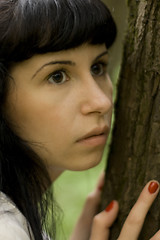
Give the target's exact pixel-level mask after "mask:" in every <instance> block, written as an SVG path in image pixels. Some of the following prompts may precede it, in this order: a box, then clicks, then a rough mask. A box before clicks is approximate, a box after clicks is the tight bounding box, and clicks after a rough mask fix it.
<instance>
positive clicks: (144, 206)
mask: <svg viewBox="0 0 160 240" xmlns="http://www.w3.org/2000/svg"><path fill="white" fill-rule="evenodd" d="M103 183H104V174H103V175H102V176H101V177H100V179H99V182H98V185H97V187H96V189H95V191H94V192H93V193H91V194H90V195H89V196H88V198H87V200H86V203H85V206H84V209H83V211H82V214H81V216H80V218H79V220H78V223H77V225H76V227H75V230H74V232H73V234H72V236H71V238H70V240H108V239H109V228H110V227H111V225H112V224H113V222H114V220H115V219H116V217H117V214H118V208H119V207H118V203H117V201H112V202H111V203H110V204H109V206H108V207H107V208H106V209H105V210H104V211H102V212H100V213H99V214H97V215H95V214H96V211H97V207H98V204H99V202H100V198H101V188H102V186H103ZM158 192H159V183H158V182H156V181H154V180H153V181H150V182H149V183H147V185H146V186H145V187H144V189H143V191H142V192H141V194H140V196H139V198H138V200H137V202H136V203H135V205H134V207H133V208H132V210H131V211H130V213H129V215H128V217H127V219H126V221H125V223H124V225H123V228H122V230H121V233H120V235H119V237H118V240H128V239H129V240H137V239H138V236H139V234H140V231H141V229H142V226H143V223H144V220H145V217H146V215H147V212H148V210H149V208H150V207H151V205H152V203H153V201H154V200H155V198H156V196H157V194H158ZM158 239H160V231H158V232H157V233H156V234H155V235H154V236H153V237H152V238H151V240H158Z"/></svg>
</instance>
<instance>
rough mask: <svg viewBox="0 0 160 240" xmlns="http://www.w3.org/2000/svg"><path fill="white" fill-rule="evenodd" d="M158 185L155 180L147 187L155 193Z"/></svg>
mask: <svg viewBox="0 0 160 240" xmlns="http://www.w3.org/2000/svg"><path fill="white" fill-rule="evenodd" d="M158 187H159V185H158V183H157V182H151V183H150V184H149V187H148V191H149V192H150V193H151V194H152V193H155V192H156V191H157V189H158Z"/></svg>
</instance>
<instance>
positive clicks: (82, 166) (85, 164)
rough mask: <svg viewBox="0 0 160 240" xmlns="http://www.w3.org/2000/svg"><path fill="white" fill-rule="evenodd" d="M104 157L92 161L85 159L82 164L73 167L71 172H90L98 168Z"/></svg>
mask: <svg viewBox="0 0 160 240" xmlns="http://www.w3.org/2000/svg"><path fill="white" fill-rule="evenodd" d="M102 155H103V154H101V156H98V157H96V158H91V159H90V161H89V159H85V160H86V161H84V160H83V161H81V162H80V164H78V165H76V166H72V168H71V169H68V170H71V171H84V170H88V169H90V168H93V167H96V166H97V165H98V164H99V163H100V162H101V160H102Z"/></svg>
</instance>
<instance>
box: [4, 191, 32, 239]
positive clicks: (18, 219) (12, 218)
mask: <svg viewBox="0 0 160 240" xmlns="http://www.w3.org/2000/svg"><path fill="white" fill-rule="evenodd" d="M2 237H3V238H2ZM0 239H5V240H13V239H15V240H22V239H23V240H31V238H30V234H29V231H28V223H27V221H26V219H25V217H24V216H23V215H22V213H21V212H20V211H19V210H18V209H17V207H16V206H15V204H14V203H13V202H12V201H11V200H10V199H9V198H8V197H7V196H6V195H5V194H4V193H2V192H0Z"/></svg>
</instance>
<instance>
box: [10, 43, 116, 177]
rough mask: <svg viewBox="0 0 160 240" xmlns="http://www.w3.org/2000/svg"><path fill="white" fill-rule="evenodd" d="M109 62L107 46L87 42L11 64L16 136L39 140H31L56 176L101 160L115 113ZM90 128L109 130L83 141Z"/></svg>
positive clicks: (13, 120)
mask: <svg viewBox="0 0 160 240" xmlns="http://www.w3.org/2000/svg"><path fill="white" fill-rule="evenodd" d="M64 61H65V63H64ZM53 62H54V63H53ZM57 62H58V63H57ZM59 62H61V63H59ZM101 62H102V63H101ZM107 64H108V54H107V49H106V47H105V45H97V46H92V45H87V44H86V45H82V46H80V47H78V48H75V49H70V50H67V51H61V52H57V53H55V52H54V53H47V54H44V55H36V56H33V57H32V58H30V59H29V60H27V61H24V62H21V63H18V64H15V65H14V66H13V67H12V69H11V75H12V77H13V78H14V82H13V81H11V82H10V92H9V94H8V98H7V101H6V105H5V109H7V112H6V114H7V116H8V119H9V120H10V122H11V123H12V125H13V128H14V130H15V131H16V132H17V133H18V135H20V136H21V137H22V138H23V139H25V140H27V141H29V142H33V143H36V144H30V145H31V147H32V148H33V150H34V151H36V153H37V154H38V155H39V156H41V158H42V159H43V160H44V163H45V164H46V166H47V168H48V170H49V172H50V175H51V177H52V179H54V178H55V173H57V172H61V171H63V170H65V169H69V170H78V171H79V170H84V169H88V168H91V167H93V166H95V165H97V164H98V163H99V162H100V160H101V157H102V154H103V150H104V146H105V142H106V140H107V137H108V133H109V129H110V125H111V116H112V83H111V80H110V78H109V76H108V74H107ZM62 69H64V70H62ZM56 71H59V72H56ZM56 74H59V75H56ZM55 79H56V81H57V79H58V81H59V83H61V84H57V83H58V82H55ZM17 126H18V127H17ZM104 127H105V130H104ZM90 131H98V133H96V134H99V135H100V133H101V131H105V134H104V136H103V137H102V136H101V137H100V136H99V138H98V136H97V137H90V138H88V139H87V140H82V141H79V140H80V139H83V137H84V136H85V135H86V134H88V133H89V132H90ZM92 135H94V134H92Z"/></svg>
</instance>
